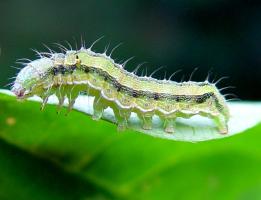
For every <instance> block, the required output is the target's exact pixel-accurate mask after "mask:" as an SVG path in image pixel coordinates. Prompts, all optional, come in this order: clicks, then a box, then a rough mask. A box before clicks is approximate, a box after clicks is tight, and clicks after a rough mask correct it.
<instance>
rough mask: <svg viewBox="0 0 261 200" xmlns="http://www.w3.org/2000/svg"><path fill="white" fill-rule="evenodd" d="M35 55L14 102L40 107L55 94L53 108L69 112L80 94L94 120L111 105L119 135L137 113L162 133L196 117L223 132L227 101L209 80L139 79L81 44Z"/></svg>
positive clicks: (147, 127)
mask: <svg viewBox="0 0 261 200" xmlns="http://www.w3.org/2000/svg"><path fill="white" fill-rule="evenodd" d="M63 49H64V48H63ZM49 50H50V49H49ZM38 55H39V58H38V59H36V60H34V61H31V60H30V61H29V62H28V63H26V65H25V67H23V68H22V69H21V71H20V72H19V73H18V75H17V77H16V78H15V81H14V83H13V85H12V88H11V91H12V92H13V93H14V94H15V95H16V97H17V98H18V99H27V98H28V97H31V96H34V95H37V96H39V97H41V98H42V100H43V102H42V106H41V109H44V107H45V105H46V103H47V102H48V98H49V97H50V96H51V95H53V94H55V95H56V96H57V97H58V100H59V104H58V110H60V108H61V107H62V106H63V104H64V101H65V99H68V102H69V103H68V112H69V111H70V110H71V109H72V108H73V105H74V103H75V100H76V99H77V97H78V96H79V95H80V94H83V93H84V94H86V95H88V96H93V97H94V102H93V115H92V118H93V119H94V120H99V119H100V118H101V117H102V115H103V111H104V110H105V109H106V108H108V107H110V108H112V110H113V112H114V116H115V118H116V121H117V127H118V130H119V131H123V130H125V129H126V128H128V119H129V118H130V115H131V113H136V114H137V116H138V118H139V120H140V125H141V127H142V128H143V129H144V130H151V131H153V121H152V118H153V116H158V117H159V118H160V119H161V120H162V122H163V123H162V124H163V125H162V128H163V129H164V131H165V132H166V133H170V134H172V133H175V121H176V119H177V118H190V117H192V116H194V115H200V116H203V117H207V118H209V119H212V120H213V122H214V123H215V125H216V128H217V130H218V132H219V133H220V134H226V133H228V126H227V122H228V120H229V109H228V106H227V104H226V99H225V97H224V96H223V95H222V94H221V93H220V91H219V90H218V88H217V87H216V84H214V83H210V82H209V81H208V79H206V81H204V82H194V81H191V80H189V81H186V82H176V81H172V80H166V79H164V80H158V79H155V78H152V77H151V76H150V77H148V76H138V75H136V74H135V73H134V72H128V71H126V70H125V69H124V64H123V65H121V64H117V63H116V62H115V61H114V60H113V59H112V58H111V56H108V55H107V54H106V53H95V52H94V51H92V49H91V47H90V48H85V46H84V45H82V47H81V48H80V49H79V50H72V49H70V50H68V49H64V50H63V51H62V52H59V53H57V52H54V51H53V50H50V53H45V52H42V53H40V52H38Z"/></svg>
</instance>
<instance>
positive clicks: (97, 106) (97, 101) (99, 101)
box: [92, 96, 106, 120]
mask: <svg viewBox="0 0 261 200" xmlns="http://www.w3.org/2000/svg"><path fill="white" fill-rule="evenodd" d="M104 105H105V102H104V99H103V98H102V97H101V96H100V97H95V98H94V102H93V115H92V119H93V120H99V119H100V118H101V117H102V114H103V111H104V109H106V106H104Z"/></svg>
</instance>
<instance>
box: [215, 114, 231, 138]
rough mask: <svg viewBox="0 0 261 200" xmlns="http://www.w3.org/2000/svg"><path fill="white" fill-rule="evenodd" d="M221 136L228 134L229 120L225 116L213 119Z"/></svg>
mask: <svg viewBox="0 0 261 200" xmlns="http://www.w3.org/2000/svg"><path fill="white" fill-rule="evenodd" d="M212 119H213V121H214V123H215V124H216V126H217V129H218V131H219V133H220V134H227V133H228V126H227V120H226V119H225V117H224V116H223V115H220V116H215V117H212Z"/></svg>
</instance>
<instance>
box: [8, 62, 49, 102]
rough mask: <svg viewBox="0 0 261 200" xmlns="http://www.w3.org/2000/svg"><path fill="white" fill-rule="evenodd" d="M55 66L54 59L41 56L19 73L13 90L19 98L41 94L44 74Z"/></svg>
mask: <svg viewBox="0 0 261 200" xmlns="http://www.w3.org/2000/svg"><path fill="white" fill-rule="evenodd" d="M52 67H53V60H52V59H50V58H41V59H38V60H35V61H32V62H30V63H28V64H27V66H26V67H24V68H23V69H22V70H21V71H20V72H19V73H18V75H17V77H16V79H15V81H14V84H13V87H12V92H13V93H14V94H15V95H16V96H17V98H19V99H24V98H27V97H30V96H33V95H37V94H40V93H41V92H42V91H43V90H44V88H43V81H44V76H45V75H46V74H47V73H48V71H49V70H50V69H51V68H52Z"/></svg>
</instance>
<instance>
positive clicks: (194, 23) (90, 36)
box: [0, 0, 261, 100]
mask: <svg viewBox="0 0 261 200" xmlns="http://www.w3.org/2000/svg"><path fill="white" fill-rule="evenodd" d="M0 11H1V12H0V47H1V55H0V67H1V71H0V88H3V87H4V85H6V84H7V83H8V82H10V80H8V78H10V77H13V76H14V74H15V73H16V72H17V70H15V69H13V68H11V67H10V66H19V65H18V64H15V62H16V60H17V59H18V58H30V59H34V58H35V55H34V52H33V51H31V50H30V48H34V49H38V50H44V51H46V49H44V47H43V45H42V43H45V44H47V45H49V46H51V47H52V46H53V45H52V43H54V42H59V43H62V44H66V43H65V42H64V41H65V40H68V41H69V42H70V43H71V44H73V45H74V44H75V40H74V38H75V39H76V40H77V41H78V45H79V44H80V38H81V36H82V37H83V38H84V39H85V41H86V43H87V45H90V44H91V43H92V42H93V41H94V40H96V39H97V38H99V37H101V36H105V37H104V38H103V39H102V40H101V41H100V42H99V43H98V44H97V45H96V46H95V47H94V50H95V51H97V52H102V51H103V50H104V48H105V46H106V45H108V44H109V43H110V49H111V48H112V47H114V46H115V45H117V44H119V43H120V42H123V43H124V44H123V45H122V46H121V47H120V48H119V49H118V50H117V51H116V52H115V53H114V54H113V58H115V59H116V61H121V60H125V59H127V58H129V57H132V56H135V59H133V60H132V61H130V62H129V63H128V65H127V67H126V68H127V70H129V71H130V70H133V69H134V68H135V67H136V66H137V65H138V64H139V63H141V62H143V61H147V62H148V64H146V65H145V66H144V67H143V69H145V67H147V70H148V72H149V73H151V72H153V71H154V70H155V69H157V68H159V67H160V66H165V68H164V70H165V71H166V73H167V75H170V74H171V73H173V72H175V71H177V70H178V69H183V71H182V73H180V74H178V75H177V76H176V77H175V78H174V79H175V80H176V81H180V79H181V78H182V75H185V80H187V79H188V78H189V76H190V74H191V72H192V71H193V69H195V68H196V67H197V68H198V71H197V72H196V73H195V75H194V79H193V80H196V81H202V80H204V79H205V77H206V76H207V74H208V72H209V71H210V70H211V69H212V71H213V72H214V73H213V76H212V79H213V78H214V77H215V76H216V78H220V77H222V76H229V77H230V78H229V79H227V80H225V81H223V82H222V83H220V84H219V86H220V87H224V86H228V85H233V86H236V89H233V90H230V91H229V90H227V91H226V92H227V93H228V92H229V93H230V92H232V93H234V94H236V95H237V96H238V97H239V98H240V99H249V100H260V99H261V93H260V92H259V91H260V88H261V81H260V76H261V1H243V0H234V1H233V0H190V1H184V0H162V1H156V0H144V1H141V0H130V1H123V0H121V1H120V0H119V1H116V0H114V1H101V0H96V1H86V0H81V1H45V0H38V1H35V0H30V1H27V0H23V1H21V0H13V1H7V0H0ZM164 70H161V71H159V72H158V73H157V74H156V75H155V77H157V78H163V77H164ZM141 71H142V69H141V70H140V72H141Z"/></svg>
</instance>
